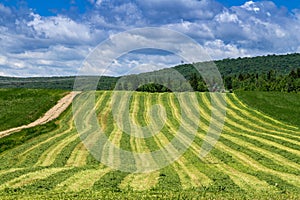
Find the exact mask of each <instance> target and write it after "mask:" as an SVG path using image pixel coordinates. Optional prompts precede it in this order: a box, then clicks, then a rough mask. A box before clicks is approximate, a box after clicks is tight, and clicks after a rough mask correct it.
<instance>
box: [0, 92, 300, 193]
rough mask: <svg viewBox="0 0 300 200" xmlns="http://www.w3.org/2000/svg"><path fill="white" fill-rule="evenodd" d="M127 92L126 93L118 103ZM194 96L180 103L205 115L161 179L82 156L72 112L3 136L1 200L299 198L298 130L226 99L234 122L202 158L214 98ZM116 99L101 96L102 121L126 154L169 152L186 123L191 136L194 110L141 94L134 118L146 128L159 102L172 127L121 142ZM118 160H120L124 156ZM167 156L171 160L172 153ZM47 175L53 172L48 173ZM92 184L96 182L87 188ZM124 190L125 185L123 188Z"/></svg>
mask: <svg viewBox="0 0 300 200" xmlns="http://www.w3.org/2000/svg"><path fill="white" fill-rule="evenodd" d="M125 93H126V92H120V93H119V95H120V96H119V97H118V99H120V97H121V96H124V95H125ZM190 95H191V93H181V94H180V96H181V97H183V100H184V101H183V102H181V103H182V104H183V105H184V106H190V105H192V104H195V103H198V104H196V105H197V106H199V109H201V111H202V112H203V113H202V115H201V117H202V118H201V122H200V123H201V126H200V127H199V129H198V132H197V133H196V135H195V139H194V141H193V143H192V144H191V146H190V147H189V148H188V149H187V151H185V153H184V154H183V155H182V157H180V159H178V160H176V161H175V162H174V163H173V164H171V165H168V166H166V167H164V168H162V169H159V170H158V172H157V173H156V175H155V176H153V175H152V177H151V178H150V176H149V179H148V177H147V176H143V180H141V179H138V178H135V177H138V176H139V174H135V173H132V174H130V173H127V172H122V171H118V170H116V169H108V168H107V167H106V166H103V165H101V164H100V163H99V162H98V161H96V160H95V159H94V158H93V157H92V156H91V154H89V153H80V152H79V151H87V150H86V149H78V148H76V146H77V145H78V144H79V143H80V140H79V138H76V136H77V133H76V131H75V126H74V123H73V118H72V109H71V108H69V109H67V110H66V111H65V112H64V113H63V114H62V115H61V116H60V117H59V118H58V119H56V120H55V121H53V122H50V123H47V124H45V125H42V126H37V127H34V128H31V129H25V130H23V131H20V132H19V133H15V134H12V135H10V136H8V137H7V138H2V139H0V163H1V165H0V199H157V198H160V199H193V198H194V199H270V197H272V199H299V198H300V181H299V179H298V177H299V175H300V172H299V167H300V163H299V159H300V158H299V157H300V156H299V155H300V149H299V144H300V131H299V129H297V128H295V127H291V126H289V125H287V124H285V123H280V122H277V121H276V120H273V119H271V118H270V117H268V116H266V115H265V114H263V113H259V112H256V111H255V110H254V109H252V108H251V107H245V106H244V105H243V104H242V103H241V101H240V100H241V99H238V98H237V97H236V95H235V94H227V102H228V107H227V117H226V122H225V127H224V130H223V132H222V135H221V137H220V139H219V141H218V143H217V144H216V145H215V147H214V149H213V150H212V151H211V152H210V153H209V154H208V156H207V157H205V158H203V159H200V158H199V152H200V148H201V145H202V144H203V140H204V138H205V135H206V132H205V131H204V130H206V129H207V128H208V126H209V120H210V119H209V116H210V114H211V109H210V105H209V98H210V95H209V93H195V95H196V98H194V99H190V98H189V97H190ZM294 95H296V94H294ZM111 98H112V93H111V92H97V93H96V102H97V103H98V107H97V109H96V112H97V116H98V119H99V122H100V124H102V125H103V128H104V130H103V131H104V133H105V134H106V136H107V137H110V139H111V140H112V141H114V142H116V143H115V145H116V146H118V147H120V148H122V149H126V150H127V151H133V150H136V149H138V148H140V149H147V150H150V151H155V150H159V149H161V148H163V147H164V145H165V144H166V143H167V142H169V141H170V140H172V139H174V137H176V135H175V134H174V131H177V130H178V128H179V126H180V124H181V121H180V120H184V121H185V122H186V124H187V125H186V126H184V127H183V129H184V130H183V131H184V132H186V133H189V128H190V126H192V125H193V122H195V121H194V120H195V117H196V114H197V109H198V107H197V108H192V109H191V112H190V113H185V115H184V117H183V119H181V118H180V115H181V109H180V107H181V106H182V105H180V103H179V101H178V100H177V99H176V96H175V95H174V94H170V93H164V94H155V93H153V94H150V93H134V94H133V98H131V100H130V117H131V118H132V120H134V121H136V122H137V123H138V124H140V125H143V126H145V125H147V123H149V116H147V115H146V114H145V112H149V110H150V109H151V106H152V105H155V104H160V105H161V106H163V107H164V108H165V109H166V116H167V121H166V122H167V123H166V124H165V125H164V126H163V128H162V130H161V131H160V133H159V134H157V135H155V136H153V137H150V138H145V139H140V140H136V139H135V138H134V136H132V135H128V134H126V133H124V132H123V134H122V135H121V137H120V135H119V136H118V133H122V131H121V130H120V128H119V127H118V126H116V124H114V123H115V122H114V118H113V113H112V106H111V104H110V99H111ZM120 100H121V99H120ZM242 100H243V102H245V101H244V99H242ZM120 102H121V104H122V101H120ZM132 105H135V106H137V107H134V106H132ZM294 105H295V104H289V106H294ZM289 106H286V107H289ZM123 108H124V107H122V106H120V107H119V109H118V111H119V112H120V114H121V115H122V114H123V113H125V112H123V110H122V109H123ZM157 116H158V115H157ZM157 118H158V117H157ZM258 119H259V120H258ZM78 137H79V136H78ZM70 138H71V139H70ZM74 138H75V139H74ZM183 140H184V138H183ZM9 142H11V143H9ZM8 144H13V145H8ZM62 144H63V145H62ZM247 144H248V145H247ZM58 147H59V148H58ZM2 148H3V149H2ZM4 150H5V151H4ZM49 152H51V153H49ZM101 153H102V154H101V155H102V156H103V155H106V156H107V155H110V153H111V152H110V151H109V149H108V148H107V149H106V150H103V152H101ZM72 154H75V155H79V157H77V158H76V160H77V161H78V162H79V161H80V160H86V162H85V163H83V164H82V165H80V166H76V165H74V166H73V165H72V166H70V165H67V163H68V161H69V160H72V158H71V157H72ZM47 156H51V158H50V161H51V162H49V158H48V162H46V161H47ZM114 156H115V158H118V155H117V154H114ZM165 156H168V155H167V154H166V153H165ZM81 158H82V159H81ZM110 158H111V157H110ZM112 160H113V159H112ZM116 160H118V159H116ZM154 160H155V159H154ZM278 160H279V161H278ZM280 160H281V161H283V162H280ZM73 161H74V160H73ZM155 162H158V160H155ZM45 163H48V165H47V164H45ZM139 163H141V162H140V160H138V159H137V160H134V163H132V165H134V166H132V167H131V166H130V167H131V169H138V168H140V166H139ZM57 169H58V170H57ZM60 169H61V171H60ZM98 170H100V171H98ZM101 170H107V173H103V174H102V171H101ZM47 171H48V174H46V175H45V176H43V173H44V172H47ZM49 172H51V173H49ZM84 174H85V175H84ZM86 174H88V176H89V177H90V179H89V177H87V176H86ZM99 174H100V175H102V176H99ZM81 175H82V176H83V177H84V178H82V176H81ZM130 177H132V178H131V179H130ZM153 177H154V179H155V180H156V182H152V187H150V189H149V187H147V186H148V184H147V180H149V181H153V180H154V179H153ZM85 179H87V180H86V181H85ZM144 179H145V180H144ZM85 182H88V183H90V185H84V184H85ZM65 183H72V184H73V185H70V187H67V188H68V192H66V191H67V190H64V189H66V188H64V187H62V184H65ZM128 183H130V184H128ZM6 184H7V185H6ZM137 184H139V186H141V187H139V188H143V186H144V187H145V188H148V189H147V190H145V191H138V190H135V189H134V187H133V185H135V186H136V185H137ZM124 185H125V186H126V187H122V186H124ZM75 187H76V188H75ZM81 187H82V188H81ZM76 189H78V190H76ZM81 189H82V190H81ZM73 190H74V191H73ZM78 191H80V192H78Z"/></svg>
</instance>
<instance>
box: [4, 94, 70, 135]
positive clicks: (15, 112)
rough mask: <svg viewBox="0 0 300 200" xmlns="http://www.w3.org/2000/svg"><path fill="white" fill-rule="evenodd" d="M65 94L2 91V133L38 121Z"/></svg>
mask: <svg viewBox="0 0 300 200" xmlns="http://www.w3.org/2000/svg"><path fill="white" fill-rule="evenodd" d="M65 93H66V91H59V90H33V89H0V131H3V130H6V129H9V128H13V127H17V126H20V125H24V124H28V123H30V122H32V121H34V120H36V119H38V118H39V117H41V116H42V115H43V114H44V113H45V112H46V111H48V110H49V109H50V108H51V107H53V106H54V105H55V104H56V103H57V101H58V100H59V99H60V98H62V97H63V95H64V94H65Z"/></svg>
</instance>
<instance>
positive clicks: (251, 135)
mask: <svg viewBox="0 0 300 200" xmlns="http://www.w3.org/2000/svg"><path fill="white" fill-rule="evenodd" d="M204 98H207V97H206V96H204ZM206 101H208V100H207V99H206ZM229 116H230V117H229ZM234 117H235V116H234V114H232V113H231V112H230V110H229V111H227V118H226V123H228V124H229V125H231V126H233V127H236V128H238V129H240V130H241V133H243V132H248V133H250V134H246V135H245V136H247V137H249V138H252V139H255V140H258V141H260V142H263V143H265V144H268V145H271V146H275V147H277V148H279V149H281V150H284V151H288V152H291V153H293V154H295V155H297V156H299V155H300V151H298V150H296V149H293V148H291V147H287V146H284V145H281V144H280V142H273V141H270V140H267V139H264V138H262V137H257V136H253V134H251V133H256V134H258V133H259V132H256V131H254V130H252V129H250V128H246V127H245V126H243V125H241V124H240V123H238V122H235V121H233V120H232V118H234ZM226 128H227V127H226V126H225V129H226Z"/></svg>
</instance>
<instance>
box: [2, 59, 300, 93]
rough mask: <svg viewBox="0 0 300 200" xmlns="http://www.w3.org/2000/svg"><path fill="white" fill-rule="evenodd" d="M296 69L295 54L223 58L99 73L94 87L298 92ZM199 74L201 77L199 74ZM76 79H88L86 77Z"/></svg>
mask: <svg viewBox="0 0 300 200" xmlns="http://www.w3.org/2000/svg"><path fill="white" fill-rule="evenodd" d="M205 65H214V66H217V68H218V69H219V72H220V74H221V75H222V78H223V81H224V86H225V88H223V87H222V83H218V82H217V81H216V79H215V78H214V77H213V76H211V74H213V72H210V71H209V70H203V68H201V66H205ZM195 66H196V67H195ZM196 68H198V70H197V69H196ZM299 69H300V54H299V53H294V54H287V55H267V56H257V57H251V58H249V57H246V58H235V59H233V58H232V59H230V58H227V59H223V60H219V61H213V62H203V63H195V64H181V65H178V66H175V67H172V68H166V69H162V70H158V71H154V72H147V73H142V74H138V75H128V76H123V77H108V76H103V77H101V78H100V79H99V83H98V86H97V89H98V90H113V89H117V90H137V91H147V92H170V91H192V90H193V91H224V90H225V89H226V90H248V91H251V90H252V91H253V90H258V91H284V92H298V91H300V89H299V87H300V85H299V74H300V70H299ZM201 70H202V71H201ZM199 71H200V73H199ZM175 72H176V73H177V74H176V73H175ZM210 73H211V74H210ZM178 74H180V76H178ZM203 74H204V77H205V80H204V79H203V77H202V76H203ZM207 76H208V77H209V78H207ZM80 78H82V79H89V78H90V77H88V76H87V77H80ZM93 78H94V77H93ZM75 79H76V77H75V76H69V77H37V78H14V77H0V88H43V89H66V90H72V89H73V85H74V82H75Z"/></svg>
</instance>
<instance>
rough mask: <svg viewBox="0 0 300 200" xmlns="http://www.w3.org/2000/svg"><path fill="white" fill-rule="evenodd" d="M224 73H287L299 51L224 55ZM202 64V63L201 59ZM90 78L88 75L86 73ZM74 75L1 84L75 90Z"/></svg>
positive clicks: (107, 80) (1, 83) (181, 68)
mask: <svg viewBox="0 0 300 200" xmlns="http://www.w3.org/2000/svg"><path fill="white" fill-rule="evenodd" d="M214 63H215V64H216V66H217V67H218V69H219V71H220V73H221V74H222V76H223V77H227V76H238V75H240V74H247V73H248V74H258V75H260V74H266V73H268V72H269V71H271V70H274V71H276V74H277V75H287V74H288V73H290V72H291V71H292V70H294V69H297V68H300V54H299V53H294V54H287V55H268V56H258V57H252V58H236V59H229V58H228V59H223V60H218V61H214ZM198 64H199V63H198ZM171 69H175V70H177V71H178V72H179V73H180V74H181V75H183V76H184V77H185V78H186V79H190V78H191V76H192V74H193V73H196V74H198V72H197V71H196V69H195V68H194V67H193V66H192V64H182V65H178V66H175V67H172V68H171ZM169 72H170V69H169V68H167V69H162V70H159V71H156V72H148V73H143V74H140V75H133V76H130V77H137V76H138V77H143V78H145V77H147V76H149V77H151V76H157V75H163V74H168V73H169ZM87 78H88V77H87ZM119 78H120V77H108V76H105V77H102V78H101V79H100V82H99V84H98V88H97V89H99V90H111V89H113V88H114V86H115V84H116V82H117V81H118V79H119ZM74 80H75V76H68V77H37V78H15V77H0V88H40V89H42V88H43V89H65V90H72V89H73V84H74Z"/></svg>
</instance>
